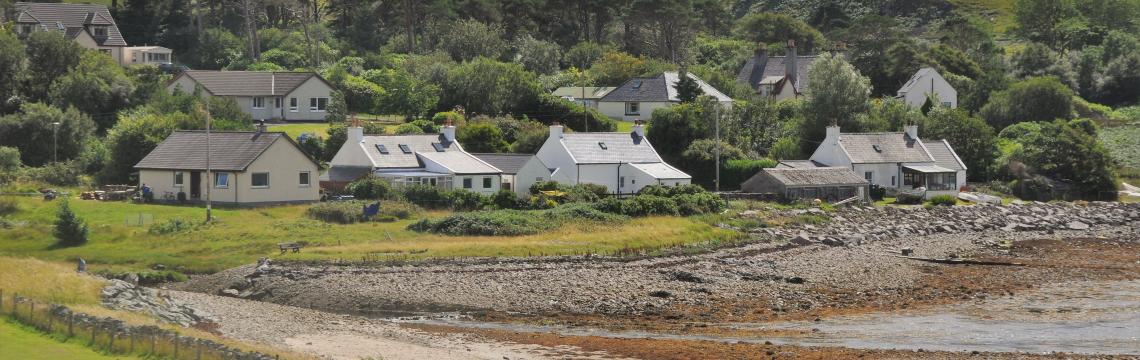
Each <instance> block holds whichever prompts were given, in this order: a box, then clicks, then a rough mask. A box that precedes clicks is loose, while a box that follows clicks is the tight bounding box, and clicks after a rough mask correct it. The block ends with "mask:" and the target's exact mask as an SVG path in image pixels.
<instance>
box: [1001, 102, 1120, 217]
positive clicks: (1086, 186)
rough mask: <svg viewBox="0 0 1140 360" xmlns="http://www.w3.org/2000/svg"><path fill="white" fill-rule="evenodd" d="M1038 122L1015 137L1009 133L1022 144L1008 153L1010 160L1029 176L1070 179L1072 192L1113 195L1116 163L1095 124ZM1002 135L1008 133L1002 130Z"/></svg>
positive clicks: (1106, 197)
mask: <svg viewBox="0 0 1140 360" xmlns="http://www.w3.org/2000/svg"><path fill="white" fill-rule="evenodd" d="M1037 125H1038V126H1035V127H1027V128H1026V129H1025V131H1021V132H1020V133H1019V134H1017V135H1016V136H1013V135H1008V136H1009V137H1011V138H1012V139H1013V141H1015V142H1017V143H1018V144H1020V145H1021V147H1020V150H1019V151H1018V152H1017V153H1014V154H1012V155H1011V156H1010V159H1011V160H1012V161H1019V162H1021V163H1023V164H1025V165H1026V166H1027V167H1028V169H1029V173H1030V175H1032V174H1037V175H1044V176H1046V177H1049V178H1051V179H1054V180H1062V181H1067V182H1070V183H1071V184H1072V185H1073V187H1072V189H1073V191H1074V192H1075V194H1071V195H1075V196H1077V197H1080V198H1084V199H1095V200H1113V199H1115V198H1116V178H1115V176H1114V175H1113V173H1112V169H1113V168H1114V166H1115V163H1114V162H1113V160H1112V157H1111V156H1110V155H1109V154H1108V151H1107V150H1106V149H1105V147H1104V144H1102V143H1101V142H1100V141H1099V140H1097V137H1096V134H1095V133H1096V130H1095V125H1092V123H1091V122H1082V121H1065V120H1056V121H1052V122H1041V123H1038V124H1037ZM1090 126H1091V128H1092V131H1091V133H1090ZM1002 136H1003V137H1006V136H1007V134H1006V133H1005V131H1003V132H1002ZM1018 176H1019V177H1021V178H1022V179H1025V178H1026V177H1027V175H1025V174H1018Z"/></svg>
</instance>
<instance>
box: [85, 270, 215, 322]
mask: <svg viewBox="0 0 1140 360" xmlns="http://www.w3.org/2000/svg"><path fill="white" fill-rule="evenodd" d="M102 295H103V296H102V297H103V306H106V307H107V308H111V309H116V310H126V311H133V312H138V313H144V314H150V315H152V316H154V317H156V318H158V319H159V320H162V321H164V322H167V323H171V324H177V325H180V326H182V327H190V326H192V325H194V324H197V323H200V322H212V319H210V317H209V315H207V314H205V313H203V312H202V311H201V310H198V309H194V308H191V307H190V306H187V305H186V304H183V303H182V302H179V301H177V300H174V299H173V298H171V297H170V296H169V295H168V294H165V293H163V292H160V291H158V290H155V289H151V288H146V287H141V286H137V285H134V284H131V283H130V282H126V281H123V280H118V279H111V280H109V282H108V284H107V286H105V287H104V288H103V292H102Z"/></svg>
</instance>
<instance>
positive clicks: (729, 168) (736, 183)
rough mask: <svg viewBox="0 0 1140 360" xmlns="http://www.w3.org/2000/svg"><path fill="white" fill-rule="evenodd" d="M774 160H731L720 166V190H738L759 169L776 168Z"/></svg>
mask: <svg viewBox="0 0 1140 360" xmlns="http://www.w3.org/2000/svg"><path fill="white" fill-rule="evenodd" d="M776 164H777V162H776V160H772V159H755V160H753V159H733V160H728V161H727V162H725V163H724V165H721V169H720V189H721V190H731V189H738V188H740V184H743V183H744V182H745V181H747V180H748V179H750V178H752V176H754V175H756V173H758V172H760V170H761V169H766V168H774V167H776Z"/></svg>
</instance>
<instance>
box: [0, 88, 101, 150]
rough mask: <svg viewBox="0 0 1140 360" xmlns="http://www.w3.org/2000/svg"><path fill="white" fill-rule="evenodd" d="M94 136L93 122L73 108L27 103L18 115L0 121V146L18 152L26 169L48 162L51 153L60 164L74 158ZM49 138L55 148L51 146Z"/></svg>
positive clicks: (0, 118)
mask: <svg viewBox="0 0 1140 360" xmlns="http://www.w3.org/2000/svg"><path fill="white" fill-rule="evenodd" d="M52 123H59V125H58V126H55V125H52ZM56 130H57V131H58V133H56V132H55V131H56ZM94 132H95V122H94V121H92V120H91V118H90V117H88V116H87V115H84V114H83V113H80V112H79V111H77V110H75V109H74V108H72V109H68V110H67V111H61V110H59V109H58V108H55V107H52V106H50V105H44V104H39V103H29V104H24V105H23V106H22V107H21V108H20V113H17V114H11V115H7V116H4V117H0V144H5V145H7V146H15V147H16V148H17V149H20V156H21V160H22V161H23V162H24V164H25V165H28V166H41V165H44V164H47V163H49V162H51V161H52V153H53V149H57V150H58V157H59V160H60V161H65V160H69V159H72V158H74V157H76V156H78V155H79V153H80V152H81V151H82V150H83V144H84V143H86V142H87V141H88V140H89V139H91V137H92V135H93V134H94ZM53 135H57V136H53ZM53 138H54V139H55V140H56V144H57V145H58V146H57V147H53V146H52V145H53Z"/></svg>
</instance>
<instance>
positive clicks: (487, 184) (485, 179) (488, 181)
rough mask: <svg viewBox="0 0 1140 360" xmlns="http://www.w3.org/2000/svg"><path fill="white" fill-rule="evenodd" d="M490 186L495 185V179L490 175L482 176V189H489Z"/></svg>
mask: <svg viewBox="0 0 1140 360" xmlns="http://www.w3.org/2000/svg"><path fill="white" fill-rule="evenodd" d="M492 186H495V180H492V179H491V177H490V176H484V177H483V188H484V189H490V188H491V187H492Z"/></svg>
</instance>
